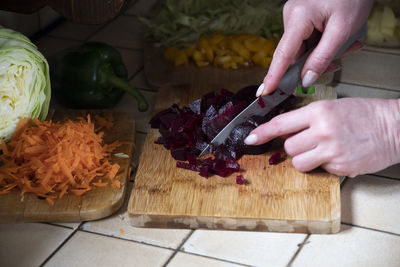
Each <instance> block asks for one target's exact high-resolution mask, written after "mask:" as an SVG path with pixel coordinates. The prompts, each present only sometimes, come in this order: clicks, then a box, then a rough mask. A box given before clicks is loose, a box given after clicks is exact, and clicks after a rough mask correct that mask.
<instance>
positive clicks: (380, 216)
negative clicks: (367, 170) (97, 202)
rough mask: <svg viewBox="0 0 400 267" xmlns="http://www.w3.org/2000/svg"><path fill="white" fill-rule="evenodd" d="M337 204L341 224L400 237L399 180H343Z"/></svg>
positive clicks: (371, 178) (369, 177)
mask: <svg viewBox="0 0 400 267" xmlns="http://www.w3.org/2000/svg"><path fill="white" fill-rule="evenodd" d="M341 201H342V222H346V223H350V224H353V225H359V226H363V227H368V228H373V229H377V230H382V231H387V232H391V233H396V234H399V235H400V212H399V203H400V181H397V180H391V179H386V178H380V177H374V176H369V175H362V176H359V177H357V178H355V179H347V180H346V182H345V183H344V185H343V186H342V190H341ZM383 210H384V212H382V211H383Z"/></svg>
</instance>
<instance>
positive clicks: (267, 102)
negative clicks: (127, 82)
mask: <svg viewBox="0 0 400 267" xmlns="http://www.w3.org/2000/svg"><path fill="white" fill-rule="evenodd" d="M365 34H366V24H364V25H363V26H362V27H361V28H360V29H359V30H358V31H357V32H356V33H355V34H354V35H352V36H351V37H350V38H349V39H348V40H347V41H346V43H345V44H344V45H343V46H342V47H341V48H340V49H339V50H338V52H337V53H336V55H335V59H336V58H338V57H339V56H340V55H341V54H343V52H345V51H346V50H347V49H348V48H349V47H350V45H351V44H352V43H354V42H355V41H357V40H358V39H361V38H362V37H363V36H365ZM318 40H319V38H314V40H313V41H312V44H311V45H310V46H309V47H310V48H309V49H308V50H307V51H306V52H305V53H304V54H303V55H302V56H301V57H300V58H299V59H298V60H297V61H296V62H295V63H294V64H293V65H291V66H290V67H289V68H288V70H287V71H286V72H285V74H284V75H283V77H282V79H281V80H280V81H279V85H278V87H277V89H276V90H275V91H274V92H273V93H271V94H269V95H265V96H262V97H261V98H262V101H263V102H264V105H260V103H259V99H258V98H256V99H255V100H254V101H253V102H252V103H251V104H250V105H248V106H247V107H246V108H245V109H244V110H243V111H242V112H240V113H239V114H238V115H237V116H236V117H235V118H234V119H233V120H231V121H230V122H229V123H228V124H227V125H226V126H225V127H224V128H223V129H222V130H221V131H220V132H219V133H218V134H217V135H216V136H215V137H214V138H213V140H211V142H210V144H208V145H207V146H206V147H205V148H204V149H203V150H202V151H201V153H200V155H199V156H200V157H201V156H204V155H207V154H209V153H211V148H212V147H211V146H214V147H215V146H218V145H220V144H223V143H225V140H226V139H227V138H228V136H229V135H230V133H231V132H232V130H233V129H234V128H235V127H236V126H237V125H240V124H242V123H243V122H246V121H247V120H248V119H249V118H250V117H252V116H254V115H258V116H265V115H266V114H268V112H270V111H271V110H272V109H273V108H274V107H276V106H278V105H279V104H280V103H282V102H283V101H284V100H286V99H287V98H288V97H289V96H290V95H292V94H293V92H294V90H295V88H296V87H297V85H299V83H300V80H301V70H302V68H303V66H304V64H305V62H306V60H307V58H308V56H309V55H310V54H311V53H312V51H313V50H314V48H315V47H316V45H317V43H318ZM261 106H263V107H261Z"/></svg>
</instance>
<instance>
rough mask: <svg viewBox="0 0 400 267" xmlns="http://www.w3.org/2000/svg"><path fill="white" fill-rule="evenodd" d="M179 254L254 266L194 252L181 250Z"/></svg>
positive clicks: (249, 266) (247, 266) (248, 266)
mask: <svg viewBox="0 0 400 267" xmlns="http://www.w3.org/2000/svg"><path fill="white" fill-rule="evenodd" d="M179 252H181V253H184V254H189V255H193V256H198V257H202V258H206V259H211V260H216V261H221V262H226V263H232V264H236V265H240V266H246V267H252V266H253V265H248V264H244V263H240V262H235V261H230V260H225V259H220V258H215V257H211V256H207V255H202V254H197V253H194V252H188V251H184V250H181V251H179Z"/></svg>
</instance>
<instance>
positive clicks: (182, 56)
mask: <svg viewBox="0 0 400 267" xmlns="http://www.w3.org/2000/svg"><path fill="white" fill-rule="evenodd" d="M188 64H189V60H188V57H187V56H186V53H185V51H184V50H180V51H179V52H178V53H176V55H175V58H174V65H175V67H177V66H181V65H188Z"/></svg>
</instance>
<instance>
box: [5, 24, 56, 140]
mask: <svg viewBox="0 0 400 267" xmlns="http://www.w3.org/2000/svg"><path fill="white" fill-rule="evenodd" d="M50 95H51V87H50V74H49V65H48V63H47V60H46V58H45V57H44V56H43V55H42V54H41V53H40V52H39V50H38V48H37V47H36V46H35V45H34V44H33V43H32V42H31V41H30V40H29V39H28V38H27V37H26V36H24V35H23V34H21V33H19V32H16V31H13V30H11V29H7V28H4V27H1V26H0V140H1V139H3V140H5V141H7V140H9V139H10V138H11V136H12V134H13V133H14V132H15V129H16V126H17V124H18V122H20V121H21V120H22V119H23V118H25V117H26V118H38V119H40V120H44V119H45V118H46V116H47V113H48V110H49V103H50Z"/></svg>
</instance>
